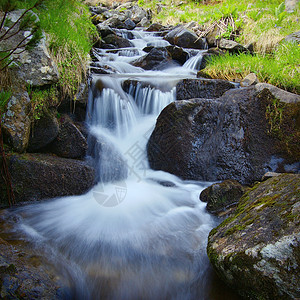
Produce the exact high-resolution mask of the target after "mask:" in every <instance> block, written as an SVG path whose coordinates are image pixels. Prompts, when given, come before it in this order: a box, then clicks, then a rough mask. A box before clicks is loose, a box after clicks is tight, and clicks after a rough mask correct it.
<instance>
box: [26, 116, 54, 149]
mask: <svg viewBox="0 0 300 300" xmlns="http://www.w3.org/2000/svg"><path fill="white" fill-rule="evenodd" d="M58 132H59V124H58V121H57V118H56V112H55V111H47V112H45V113H44V114H43V115H42V116H41V117H40V118H39V119H36V120H35V121H34V124H33V126H32V128H31V132H30V137H29V144H28V148H27V151H28V152H37V151H38V150H40V149H42V148H44V147H46V146H47V145H48V144H50V143H51V142H52V141H53V140H54V139H55V138H56V137H57V135H58Z"/></svg>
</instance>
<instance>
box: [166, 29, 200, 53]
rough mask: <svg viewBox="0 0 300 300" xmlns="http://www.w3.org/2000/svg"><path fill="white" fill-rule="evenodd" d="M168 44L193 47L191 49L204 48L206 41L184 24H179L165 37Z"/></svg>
mask: <svg viewBox="0 0 300 300" xmlns="http://www.w3.org/2000/svg"><path fill="white" fill-rule="evenodd" d="M164 39H165V40H167V41H168V42H169V43H170V44H172V45H176V46H179V47H182V48H193V49H205V48H206V42H205V40H204V39H202V38H198V36H197V35H196V34H195V33H194V32H192V31H190V30H188V29H186V28H185V27H184V26H182V25H179V26H177V27H175V28H174V29H173V30H171V31H170V32H169V33H168V34H167V35H166V36H165V37H164Z"/></svg>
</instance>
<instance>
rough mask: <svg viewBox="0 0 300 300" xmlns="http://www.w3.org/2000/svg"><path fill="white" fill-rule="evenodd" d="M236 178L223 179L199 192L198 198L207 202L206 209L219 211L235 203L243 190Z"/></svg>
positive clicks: (212, 211) (244, 189) (214, 211)
mask: <svg viewBox="0 0 300 300" xmlns="http://www.w3.org/2000/svg"><path fill="white" fill-rule="evenodd" d="M246 190H247V188H246V187H244V186H242V185H241V184H240V183H239V182H237V181H236V180H225V181H223V182H221V183H215V184H213V185H211V186H209V187H208V188H206V189H205V190H203V191H202V192H201V194H200V200H201V201H203V202H207V206H206V209H207V210H208V211H209V212H211V213H219V212H222V211H225V210H226V209H228V208H230V207H232V206H234V205H236V204H237V203H238V202H239V200H240V199H241V197H242V196H243V194H244V193H245V191H246Z"/></svg>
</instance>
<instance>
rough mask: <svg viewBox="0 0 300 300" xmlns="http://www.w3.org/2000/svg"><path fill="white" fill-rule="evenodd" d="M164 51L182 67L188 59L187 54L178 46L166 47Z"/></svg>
mask: <svg viewBox="0 0 300 300" xmlns="http://www.w3.org/2000/svg"><path fill="white" fill-rule="evenodd" d="M166 49H167V50H168V52H169V53H170V55H171V57H172V59H173V60H175V61H177V62H178V63H180V64H181V65H183V64H184V63H185V62H186V61H187V60H188V58H189V54H188V53H187V52H186V51H184V50H183V49H182V48H181V47H178V46H174V45H172V46H167V47H166Z"/></svg>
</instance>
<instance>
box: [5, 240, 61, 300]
mask: <svg viewBox="0 0 300 300" xmlns="http://www.w3.org/2000/svg"><path fill="white" fill-rule="evenodd" d="M19 243H20V242H19ZM22 246H23V245H22ZM60 284H61V282H59V278H58V276H57V274H55V273H54V272H53V271H50V270H49V268H47V265H46V264H45V263H44V262H43V259H42V258H41V257H40V256H38V255H37V254H35V253H34V252H33V251H32V253H28V251H25V249H24V248H23V247H22V248H20V246H19V245H18V244H17V245H14V246H13V245H11V244H9V243H8V242H6V241H5V240H3V239H1V238H0V297H1V299H45V300H46V299H49V300H50V299H64V297H63V294H62V291H61V289H60ZM64 296H66V295H64Z"/></svg>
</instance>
